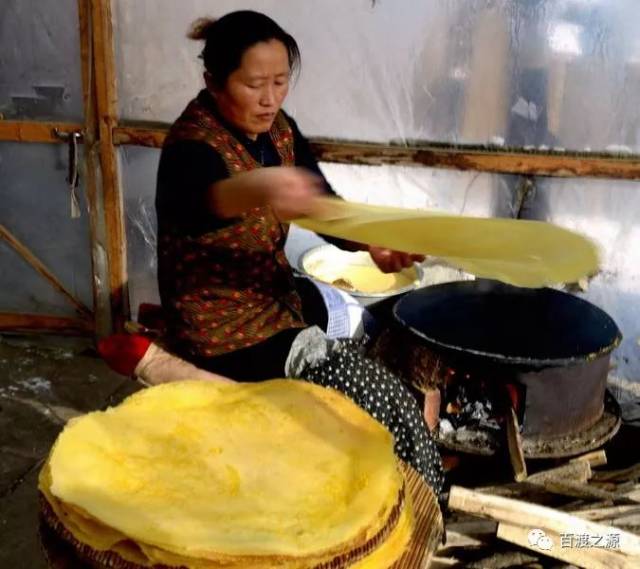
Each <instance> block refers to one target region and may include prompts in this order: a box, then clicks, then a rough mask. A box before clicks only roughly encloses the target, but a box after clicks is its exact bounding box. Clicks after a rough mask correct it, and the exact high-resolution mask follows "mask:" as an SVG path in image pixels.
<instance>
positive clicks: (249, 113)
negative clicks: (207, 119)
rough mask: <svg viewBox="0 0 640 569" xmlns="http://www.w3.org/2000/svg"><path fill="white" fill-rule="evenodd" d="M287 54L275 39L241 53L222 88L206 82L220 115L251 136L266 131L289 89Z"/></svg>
mask: <svg viewBox="0 0 640 569" xmlns="http://www.w3.org/2000/svg"><path fill="white" fill-rule="evenodd" d="M289 75H290V69H289V54H288V53H287V48H286V47H285V46H284V44H283V43H282V42H280V41H278V40H269V41H267V42H260V43H257V44H255V45H254V46H252V47H250V48H249V49H248V50H247V51H245V52H244V55H243V56H242V60H241V62H240V67H239V68H238V69H236V70H235V71H234V72H233V73H231V74H230V75H229V77H228V79H227V83H226V84H225V86H224V88H223V89H219V88H218V89H216V88H214V87H212V86H210V85H209V83H210V82H209V81H208V82H207V84H208V85H209V90H210V91H211V92H212V93H213V95H214V97H215V99H216V101H217V104H218V109H219V111H220V113H221V114H222V116H223V117H224V118H225V119H226V120H227V121H229V122H230V123H231V124H232V125H233V126H235V127H236V128H238V129H239V130H241V131H242V132H244V133H245V134H246V135H247V136H249V137H250V138H256V137H257V135H258V134H260V133H262V132H267V131H268V130H269V129H270V128H271V125H272V124H273V120H274V119H275V117H276V113H277V112H278V111H279V110H280V107H281V105H282V102H283V101H284V99H285V97H286V96H287V93H288V92H289Z"/></svg>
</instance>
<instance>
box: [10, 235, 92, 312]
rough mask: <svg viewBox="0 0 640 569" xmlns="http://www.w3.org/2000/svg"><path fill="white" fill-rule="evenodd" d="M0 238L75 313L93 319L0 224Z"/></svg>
mask: <svg viewBox="0 0 640 569" xmlns="http://www.w3.org/2000/svg"><path fill="white" fill-rule="evenodd" d="M0 238H2V239H4V240H5V241H6V242H7V243H8V244H9V246H11V247H12V248H13V249H14V250H15V251H16V252H17V253H18V255H20V256H21V257H22V258H23V259H24V260H25V261H26V262H27V263H29V265H31V266H32V267H33V268H34V269H35V270H36V272H37V273H38V274H40V275H41V276H42V277H43V278H44V279H45V280H46V281H47V282H48V283H49V284H50V285H51V286H52V287H53V288H55V289H56V290H57V291H58V292H59V293H60V294H62V296H64V297H65V298H66V299H67V300H68V301H69V302H70V303H71V304H72V305H73V306H75V308H76V311H77V312H78V313H79V314H80V315H81V316H83V317H85V318H89V319H91V318H93V315H92V313H91V310H89V308H87V306H85V305H84V304H83V303H82V302H80V301H79V300H78V299H77V298H76V297H75V296H73V294H71V292H69V291H68V290H67V288H66V287H65V286H64V285H63V284H62V283H61V282H60V280H58V278H57V277H56V276H55V275H54V274H53V273H52V272H51V270H49V268H48V267H47V266H46V265H45V264H44V263H43V262H42V261H41V260H40V259H38V257H36V256H35V255H34V254H33V253H32V252H31V250H30V249H29V248H28V247H27V246H26V245H25V244H24V243H22V242H21V241H19V240H18V238H17V237H16V236H15V235H13V233H11V231H9V230H8V229H7V228H6V227H5V226H4V225H2V224H1V223H0Z"/></svg>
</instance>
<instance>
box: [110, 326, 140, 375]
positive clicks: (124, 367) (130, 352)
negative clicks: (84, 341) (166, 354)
mask: <svg viewBox="0 0 640 569" xmlns="http://www.w3.org/2000/svg"><path fill="white" fill-rule="evenodd" d="M150 345H151V340H150V339H149V338H147V337H146V336H141V335H140V334H112V335H111V336H109V337H108V338H104V339H102V340H99V341H98V353H99V354H100V356H102V359H103V360H104V361H105V362H107V364H108V365H109V367H110V368H111V369H112V370H114V371H117V372H118V373H120V374H122V375H133V372H134V370H135V369H136V366H137V365H138V362H139V361H140V360H141V359H142V358H143V356H144V355H145V354H146V353H147V350H148V349H149V346H150Z"/></svg>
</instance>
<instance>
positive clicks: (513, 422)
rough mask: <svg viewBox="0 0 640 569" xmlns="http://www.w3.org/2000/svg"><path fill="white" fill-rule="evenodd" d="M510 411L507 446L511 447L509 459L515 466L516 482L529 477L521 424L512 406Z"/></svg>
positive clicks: (507, 417) (507, 418) (507, 425)
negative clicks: (523, 448)
mask: <svg viewBox="0 0 640 569" xmlns="http://www.w3.org/2000/svg"><path fill="white" fill-rule="evenodd" d="M510 411H511V412H510V413H507V415H506V435H507V447H508V449H509V460H510V461H511V468H513V478H514V480H515V481H516V482H521V481H522V480H524V479H525V478H526V477H527V464H526V462H525V461H524V452H523V450H522V437H521V436H520V425H519V424H518V417H517V416H516V412H515V410H514V409H513V407H511V409H510Z"/></svg>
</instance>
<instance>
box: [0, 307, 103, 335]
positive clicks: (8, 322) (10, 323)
mask: <svg viewBox="0 0 640 569" xmlns="http://www.w3.org/2000/svg"><path fill="white" fill-rule="evenodd" d="M0 331H2V332H52V333H55V334H68V335H71V336H86V335H90V334H93V322H91V321H90V320H85V319H81V318H65V317H62V316H45V315H42V314H12V313H8V312H3V313H0Z"/></svg>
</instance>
